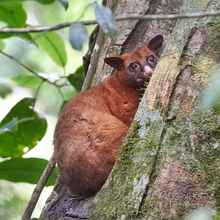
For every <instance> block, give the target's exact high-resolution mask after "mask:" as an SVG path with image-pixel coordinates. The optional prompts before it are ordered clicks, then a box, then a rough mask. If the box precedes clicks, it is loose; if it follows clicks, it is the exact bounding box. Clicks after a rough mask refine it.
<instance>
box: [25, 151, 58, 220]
mask: <svg viewBox="0 0 220 220" xmlns="http://www.w3.org/2000/svg"><path fill="white" fill-rule="evenodd" d="M55 164H56V162H55V159H54V155H52V157H51V159H50V160H49V162H48V164H47V166H46V168H45V169H44V171H43V173H42V175H41V177H40V179H39V181H38V183H37V185H36V187H35V189H34V191H33V193H32V196H31V199H30V201H29V202H28V204H27V206H26V208H25V211H24V213H23V215H22V220H30V219H31V215H32V213H33V210H34V208H35V206H36V204H37V202H38V199H39V197H40V195H41V192H42V190H43V188H44V186H45V185H46V183H47V181H48V179H49V177H50V175H51V174H52V172H53V169H54V167H55Z"/></svg>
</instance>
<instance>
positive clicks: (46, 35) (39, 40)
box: [0, 0, 116, 185]
mask: <svg viewBox="0 0 220 220" xmlns="http://www.w3.org/2000/svg"><path fill="white" fill-rule="evenodd" d="M73 2H75V3H73ZM99 2H100V1H98V2H95V3H91V2H89V3H88V4H87V5H85V8H84V11H83V12H82V14H81V15H80V16H79V17H78V19H76V22H75V23H73V24H72V25H71V26H70V28H69V41H67V40H68V38H66V37H65V32H59V33H58V32H55V31H54V32H48V31H45V32H42V33H23V34H14V33H4V34H3V33H1V34H0V53H1V55H3V56H5V57H7V58H9V61H10V62H12V63H15V64H16V65H17V66H18V68H16V69H15V71H16V72H15V74H13V76H12V77H10V80H11V81H10V83H11V82H13V83H12V84H5V83H4V81H3V82H1V81H0V97H1V98H7V97H8V96H10V94H11V93H13V89H12V88H13V86H14V85H16V86H19V87H23V88H27V89H29V90H31V91H32V94H34V97H33V98H29V97H28V98H27V97H24V98H23V99H22V100H20V101H18V102H17V103H16V104H15V105H14V107H12V109H11V110H9V112H8V114H7V115H6V116H5V117H4V118H3V119H2V121H1V122H0V159H1V162H0V179H5V180H9V181H12V182H28V183H32V184H35V183H36V182H37V180H38V178H39V176H40V173H41V172H42V170H43V168H44V167H45V166H46V163H47V161H46V160H43V159H38V158H25V157H24V156H25V154H26V153H27V152H29V151H30V150H31V149H33V148H35V147H36V146H37V144H38V142H39V141H40V140H41V139H42V138H43V137H44V135H45V133H46V130H47V120H46V118H44V117H43V116H42V115H40V114H39V112H38V111H37V110H36V109H35V106H36V102H37V101H38V99H39V97H40V95H41V92H43V91H44V90H45V89H44V87H45V86H46V87H47V88H53V91H54V92H52V93H51V94H50V93H49V90H46V93H47V94H46V97H47V100H48V101H47V102H48V103H49V102H50V101H51V100H53V98H54V97H53V98H52V96H53V95H54V96H55V97H56V96H57V94H59V95H60V96H61V97H62V99H63V100H62V101H63V102H66V101H68V100H69V99H70V97H71V96H72V95H74V94H75V93H76V91H77V92H79V91H80V90H81V88H82V85H83V81H84V78H85V73H84V70H83V67H82V66H80V67H78V68H76V67H75V69H76V70H75V72H73V73H72V71H71V73H66V69H67V68H68V63H69V60H68V59H67V57H68V50H69V49H68V50H67V48H68V47H69V46H70V45H71V46H72V48H73V49H74V50H78V51H81V50H83V48H84V45H85V43H86V42H88V38H89V36H88V35H89V33H90V32H91V29H90V28H87V27H86V26H85V25H84V23H83V22H81V21H80V20H81V19H82V18H83V17H84V13H85V12H86V11H87V10H88V8H90V9H91V10H92V11H93V13H94V16H95V17H96V20H97V22H98V24H99V25H100V26H101V28H102V29H103V31H104V32H105V33H108V34H110V35H112V34H113V33H115V31H116V25H115V20H114V17H113V15H112V12H111V10H110V9H108V8H106V7H104V6H102V5H100V4H99ZM29 3H30V4H29ZM32 3H33V4H34V5H35V6H39V7H40V8H41V9H43V10H45V11H46V10H47V7H49V6H50V5H52V4H54V5H57V6H56V7H60V6H61V7H60V8H62V10H65V13H68V11H69V10H70V9H71V7H75V5H76V1H71V2H70V1H68V0H35V1H28V0H10V1H9V0H1V1H0V28H2V27H9V28H10V27H11V28H26V27H31V26H32V24H30V23H29V22H30V21H31V19H29V18H30V13H29V10H28V9H29V8H30V7H29V5H31V4H32ZM56 3H58V4H56ZM73 4H74V5H73ZM27 5H28V6H27ZM56 7H55V8H56ZM32 13H33V12H32ZM40 13H41V12H40ZM57 13H58V12H57ZM40 15H41V14H40ZM42 15H43V13H42ZM54 15H55V16H56V11H54ZM42 19H43V16H42ZM56 20H57V23H59V19H56ZM43 25H44V24H43ZM14 37H16V38H19V39H22V40H23V42H26V43H25V44H26V45H31V47H34V49H35V50H39V51H40V53H39V54H40V56H36V55H35V54H34V55H33V56H31V57H30V56H29V55H28V53H27V56H28V63H26V61H25V59H23V58H25V56H26V53H21V54H20V55H19V56H17V57H16V56H13V55H11V54H8V53H7V45H8V43H10V42H11V41H12V40H13V39H14ZM14 46H17V45H16V44H14ZM26 51H27V50H26ZM74 53H75V52H74ZM15 55H16V48H15ZM45 55H46V56H45ZM44 57H45V59H47V58H49V59H50V62H51V65H54V66H55V69H54V72H58V73H59V72H60V69H61V70H62V74H60V73H59V74H55V73H51V74H49V73H46V72H45V70H44V68H42V65H41V62H42V63H43V62H44ZM75 58H76V57H75ZM73 59H74V57H73ZM26 60H27V59H26ZM35 60H40V63H39V62H38V63H36V62H35ZM5 69H6V68H5V67H4V68H3V69H2V70H1V71H2V72H3V71H4V70H5ZM0 80H1V79H0ZM55 90H56V91H57V94H56V93H55ZM48 96H50V97H51V98H50V97H49V98H48ZM48 103H45V104H44V105H45V106H47V104H48ZM55 177H56V174H55V173H54V175H53V176H52V177H51V179H50V181H49V183H48V184H49V185H51V184H53V183H54V181H55Z"/></svg>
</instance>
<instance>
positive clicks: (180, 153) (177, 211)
mask: <svg viewBox="0 0 220 220" xmlns="http://www.w3.org/2000/svg"><path fill="white" fill-rule="evenodd" d="M107 5H109V6H111V7H112V8H113V10H114V12H115V14H116V15H119V14H120V15H122V14H129V13H131V14H148V13H152V14H154V13H163V14H166V13H174V12H176V13H178V12H183V11H185V12H190V11H195V10H205V9H208V10H211V9H215V10H217V9H220V2H219V1H215V0H202V1H198V0H151V1H150V0H139V1H133V0H118V1H114V0H113V1H107ZM158 32H159V33H163V34H164V36H165V38H166V47H165V50H164V52H163V54H162V57H161V59H160V62H159V64H158V66H157V68H156V71H155V73H154V75H153V77H152V79H151V81H150V83H149V85H148V87H147V90H146V93H145V95H144V97H143V99H142V101H141V104H140V106H139V109H138V112H137V114H136V117H135V120H134V122H133V125H132V126H131V128H130V131H129V134H128V136H127V139H126V140H125V142H124V144H123V146H122V148H121V152H120V157H119V159H118V161H117V163H116V165H115V167H114V169H113V171H112V173H111V175H110V177H109V178H108V180H107V182H106V184H105V185H104V187H103V188H102V190H101V192H99V193H98V195H97V196H96V197H95V199H94V200H93V199H92V198H91V199H90V200H89V202H88V201H84V202H82V201H81V203H80V204H79V202H78V203H77V207H81V208H79V210H80V211H79V210H78V209H77V208H75V203H76V200H74V199H69V198H70V197H71V196H70V195H68V196H66V195H67V194H68V193H67V192H66V190H65V189H63V187H61V189H62V190H56V189H55V192H54V193H55V199H52V200H51V201H52V202H50V203H48V205H47V207H46V208H45V210H46V212H44V218H45V219H50V220H51V219H59V217H61V216H63V217H62V219H74V218H72V217H71V218H70V217H68V218H67V216H68V213H70V212H71V215H72V216H73V215H74V214H73V213H74V211H76V210H77V214H80V213H81V214H82V215H81V217H83V216H84V217H88V216H90V215H91V213H93V214H92V216H91V218H90V219H94V220H97V219H99V220H102V219H103V220H108V219H109V220H110V219H111V220H112V219H121V220H125V219H180V218H182V217H183V216H184V215H186V214H187V213H189V212H190V211H191V210H193V209H195V208H198V207H206V208H208V209H209V210H211V211H213V213H218V208H219V204H220V199H219V198H220V191H219V188H220V178H219V173H220V160H219V158H220V134H219V128H220V120H219V119H220V118H219V115H218V114H217V113H216V112H215V111H213V110H210V111H202V110H201V106H200V105H199V100H200V96H201V92H202V91H203V89H204V87H205V86H206V85H207V83H208V77H209V73H210V70H211V68H212V67H213V66H215V65H216V64H217V63H218V62H219V59H220V46H219V45H220V19H217V18H204V19H199V20H197V19H187V20H178V21H153V22H146V21H124V22H123V23H120V24H119V33H118V35H117V37H116V40H115V41H114V42H112V41H110V40H109V39H107V38H106V37H105V36H104V35H103V34H102V33H99V35H98V37H97V40H98V42H97V43H96V45H95V47H94V51H93V55H94V56H93V57H92V58H91V59H92V60H93V61H92V60H91V63H90V67H89V70H88V71H90V69H93V70H96V73H97V74H96V76H95V78H94V81H93V84H94V83H96V82H98V81H99V80H100V79H101V78H102V77H103V75H104V74H106V73H110V72H111V70H110V69H108V67H107V66H106V65H104V62H103V60H104V57H105V56H107V55H112V54H114V55H115V54H119V53H121V52H124V51H129V50H131V49H133V48H134V47H136V46H138V45H141V44H142V43H143V41H145V40H146V39H147V38H148V37H150V36H152V35H154V34H155V33H158ZM94 57H95V60H96V62H94ZM97 58H98V60H99V61H98V62H97ZM58 188H59V187H58ZM56 192H58V195H59V196H58V197H57V193H56ZM57 198H59V199H57ZM54 201H56V202H54ZM57 201H59V202H57ZM66 201H68V202H66ZM82 203H83V206H82ZM67 204H68V205H67ZM94 207H95V208H94ZM45 213H46V214H45ZM60 213H61V214H60ZM64 216H66V217H65V218H64ZM75 219H76V218H75Z"/></svg>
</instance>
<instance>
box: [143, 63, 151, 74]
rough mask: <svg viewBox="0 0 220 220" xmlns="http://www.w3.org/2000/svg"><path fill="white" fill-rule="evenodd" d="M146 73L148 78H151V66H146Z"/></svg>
mask: <svg viewBox="0 0 220 220" xmlns="http://www.w3.org/2000/svg"><path fill="white" fill-rule="evenodd" d="M144 73H145V74H146V75H147V76H151V75H152V73H153V70H152V68H151V67H150V66H148V65H145V66H144Z"/></svg>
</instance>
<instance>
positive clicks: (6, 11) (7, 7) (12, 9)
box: [0, 0, 27, 27]
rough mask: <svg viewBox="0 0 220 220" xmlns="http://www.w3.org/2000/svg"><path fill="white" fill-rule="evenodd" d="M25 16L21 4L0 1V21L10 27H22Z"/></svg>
mask: <svg viewBox="0 0 220 220" xmlns="http://www.w3.org/2000/svg"><path fill="white" fill-rule="evenodd" d="M26 19H27V15H26V12H25V10H24V9H23V7H22V4H20V3H16V2H13V3H11V2H10V1H8V0H7V1H3V2H2V0H1V3H0V21H4V22H5V23H7V24H8V25H9V26H10V27H24V26H25V24H26Z"/></svg>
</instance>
